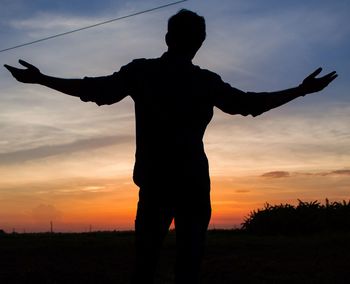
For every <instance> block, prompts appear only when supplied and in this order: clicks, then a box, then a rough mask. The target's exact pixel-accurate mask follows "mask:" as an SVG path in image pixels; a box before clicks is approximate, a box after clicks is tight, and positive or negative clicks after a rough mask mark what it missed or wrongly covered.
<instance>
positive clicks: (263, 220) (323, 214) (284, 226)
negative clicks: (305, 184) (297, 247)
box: [242, 199, 350, 234]
mask: <svg viewBox="0 0 350 284" xmlns="http://www.w3.org/2000/svg"><path fill="white" fill-rule="evenodd" d="M298 201H299V204H298V205H297V206H293V205H290V204H280V205H270V204H269V203H266V204H265V205H264V208H263V209H258V210H254V211H252V212H251V213H250V214H249V215H248V217H246V218H245V220H244V223H242V230H244V231H246V232H249V233H256V234H310V233H318V232H350V200H349V201H348V202H347V201H345V200H343V201H342V202H336V201H335V202H329V200H328V199H326V203H325V204H320V202H318V201H317V200H316V201H312V202H303V201H301V200H299V199H298Z"/></svg>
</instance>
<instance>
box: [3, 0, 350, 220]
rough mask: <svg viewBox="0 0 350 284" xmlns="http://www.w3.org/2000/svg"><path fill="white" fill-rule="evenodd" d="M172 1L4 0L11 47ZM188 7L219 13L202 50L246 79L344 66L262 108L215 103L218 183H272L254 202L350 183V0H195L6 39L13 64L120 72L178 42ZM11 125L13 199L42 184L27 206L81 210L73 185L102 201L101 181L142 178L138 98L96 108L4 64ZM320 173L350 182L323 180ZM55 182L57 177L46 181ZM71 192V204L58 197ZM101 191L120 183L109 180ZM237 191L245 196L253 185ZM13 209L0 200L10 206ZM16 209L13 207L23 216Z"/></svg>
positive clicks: (8, 196)
mask: <svg viewBox="0 0 350 284" xmlns="http://www.w3.org/2000/svg"><path fill="white" fill-rule="evenodd" d="M169 2H170V1H169ZM169 2H168V1H151V0H150V1H148V0H147V1H141V0H138V1H110V0H108V1H105V0H99V1H97V0H94V1H80V0H79V1H72V0H70V1H66V0H61V1H44V0H40V1H35V0H33V1H25V0H21V1H19V0H11V1H10V0H2V1H1V3H2V7H6V8H5V9H1V11H0V38H1V42H0V49H3V48H7V47H10V46H13V45H17V44H20V43H24V42H27V41H32V40H36V39H38V38H41V37H46V36H49V35H52V34H56V33H60V32H65V31H69V30H72V29H76V28H80V27H82V26H86V25H90V24H94V23H96V22H100V21H104V20H108V19H111V18H115V17H118V16H124V15H126V14H129V13H133V12H137V11H140V10H143V9H149V8H152V7H155V6H158V5H164V4H166V3H169ZM180 8H188V9H191V10H194V11H196V12H198V13H199V14H200V15H203V16H204V17H205V18H206V21H207V34H208V36H207V40H206V42H205V44H204V46H203V47H202V49H201V50H200V51H199V53H198V55H197V57H196V58H195V60H194V63H195V64H198V65H200V66H201V67H203V68H207V69H210V70H212V71H214V72H217V73H218V74H220V75H221V76H222V78H223V79H224V80H225V81H227V82H229V83H231V84H232V85H233V86H235V87H237V88H240V89H243V90H246V91H273V90H280V89H284V88H289V87H293V86H296V85H298V84H300V83H301V81H302V79H303V78H304V77H305V76H306V75H308V74H309V73H311V72H312V71H313V70H314V69H316V68H317V67H319V66H322V67H324V72H330V71H333V70H336V71H337V72H338V74H339V78H337V79H336V81H335V82H334V83H333V84H332V85H331V86H329V87H328V88H327V89H326V90H324V91H323V92H321V93H318V94H312V95H309V96H307V97H305V98H299V99H297V100H295V101H293V102H291V103H289V104H288V105H286V106H283V107H281V108H279V109H276V110H272V111H270V112H268V113H266V114H263V115H261V116H259V117H257V118H251V117H248V118H245V117H239V116H235V117H231V116H228V115H226V114H223V113H220V112H219V111H217V110H216V111H215V117H214V120H213V121H212V124H211V125H210V126H209V128H208V131H207V134H206V137H205V142H206V150H207V153H208V156H209V159H210V161H212V162H211V172H212V176H213V179H214V180H217V181H218V182H217V183H218V184H219V183H220V182H221V181H223V180H225V181H226V180H227V181H228V180H229V179H231V178H232V177H236V178H237V179H236V180H235V181H236V184H237V185H238V186H241V187H242V188H246V187H247V184H249V179H250V180H252V181H254V183H256V184H257V183H258V182H261V184H262V185H261V186H260V187H259V186H256V188H257V189H256V190H255V191H254V190H253V189H249V190H250V191H251V192H252V195H253V193H254V194H255V196H261V200H260V199H259V200H257V199H256V200H255V199H254V200H255V201H254V202H255V203H254V202H252V203H251V204H252V206H253V205H254V206H256V205H257V204H260V203H263V202H264V201H270V202H273V201H274V200H276V201H277V200H278V201H280V200H292V199H296V198H298V197H300V196H305V197H307V198H324V197H330V196H334V198H340V199H341V198H344V197H346V196H349V194H348V193H349V192H348V191H346V188H347V186H350V181H349V177H350V174H348V170H350V163H349V161H350V147H349V146H350V129H349V125H350V104H349V103H350V96H349V95H348V93H349V91H348V90H349V89H350V82H349V74H350V60H349V50H350V26H349V25H348V19H349V16H350V2H349V1H340V0H335V1H323V0H321V1H289V0H288V1H257V0H256V1H243V0H240V1H232V0H231V1H229V0H223V1H213V0H201V1H199V0H192V1H187V2H185V3H182V4H180V5H177V6H173V7H169V8H166V9H163V10H159V11H154V12H152V13H149V14H144V15H140V16H136V17H133V18H129V19H125V20H122V21H118V22H115V23H112V24H109V25H105V26H101V27H97V28H94V29H90V30H86V31H82V32H79V33H76V34H71V35H68V36H65V37H62V38H57V39H53V40H50V41H47V42H42V43H38V44H34V45H31V46H27V47H23V48H19V49H15V50H11V51H8V52H3V53H0V63H1V64H10V65H17V64H18V63H17V60H18V59H19V58H22V59H24V60H26V61H28V62H31V63H33V64H35V65H36V66H38V67H39V68H40V69H41V71H42V72H43V73H46V74H49V75H55V76H60V77H78V78H79V77H83V76H86V75H87V76H98V75H106V74H110V73H112V72H114V71H116V70H119V68H120V67H121V66H122V65H124V64H126V63H128V62H130V61H131V60H132V59H134V58H140V57H157V56H160V55H161V54H162V53H163V52H164V51H165V50H166V45H165V43H164V35H165V32H166V23H167V19H168V18H169V17H170V16H171V15H172V14H174V13H176V12H177V11H178V10H179V9H180ZM0 130H1V133H2V135H1V137H0V208H1V207H3V208H4V204H5V202H6V204H9V205H8V206H10V205H11V206H12V207H13V206H14V207H13V208H15V207H16V206H15V205H16V204H17V205H18V206H20V205H21V206H22V205H23V203H24V200H25V199H26V198H27V200H28V198H29V196H30V200H31V201H30V202H29V203H28V205H26V206H25V207H24V209H21V210H22V211H23V212H24V213H23V214H27V215H28V214H29V213H28V212H32V210H36V209H37V208H49V207H50V206H56V207H57V208H59V210H62V211H65V212H68V211H69V209H68V208H65V206H66V205H64V204H67V202H66V203H63V200H74V196H73V195H74V194H75V193H76V192H75V191H74V190H75V189H73V188H72V184H75V185H77V187H79V192H80V193H79V194H81V195H82V196H84V198H87V199H89V198H91V202H96V199H94V198H95V197H94V198H92V197H91V196H90V195H89V194H91V193H92V192H94V193H93V194H94V195H93V196H98V193H96V192H95V191H96V190H97V189H98V188H99V187H100V188H110V187H109V186H108V184H117V181H118V180H123V182H126V181H125V180H130V178H131V171H132V166H133V155H134V116H133V104H132V101H131V100H130V99H125V100H123V101H122V102H121V103H119V104H117V105H113V106H105V107H97V106H96V105H94V104H91V103H82V102H81V101H80V100H79V99H77V98H72V97H68V96H64V95H60V94H59V93H57V92H55V91H52V90H49V89H46V88H44V87H41V86H37V85H23V84H19V83H17V82H16V81H14V79H13V78H12V77H11V76H10V74H9V73H8V72H7V71H6V70H5V69H4V68H0ZM339 170H342V171H343V172H336V171H339ZM279 171H284V172H287V173H290V175H282V176H283V177H281V176H279V177H280V178H281V179H278V182H280V184H279V185H276V184H275V181H273V182H271V183H270V184H269V183H268V182H267V181H266V179H264V181H263V182H262V179H259V177H260V176H261V175H263V174H264V173H269V172H272V173H274V172H279ZM91 173H93V176H95V177H96V178H95V180H94V181H92V177H91V175H92V174H91ZM327 173H333V174H328V175H327ZM334 173H336V175H337V178H336V179H334V178H333V177H334V176H333V175H334ZM339 173H341V174H339ZM306 174H313V176H312V177H313V179H312V180H309V179H307V180H306ZM272 176H278V174H277V175H274V174H272V175H270V177H272ZM310 177H311V175H309V176H308V178H310ZM332 178H333V179H332ZM292 179H293V183H294V184H295V185H297V188H298V190H295V192H293V193H291V191H286V192H284V195H283V194H281V195H276V194H275V193H274V191H273V189H274V188H279V189H281V188H283V187H289V188H290V182H291V180H292ZM321 179H324V180H321ZM320 180H321V181H320ZM284 181H285V183H283V182H284ZM335 181H336V182H335ZM320 182H323V183H324V185H325V187H326V185H327V186H332V187H333V188H334V187H335V188H338V189H339V190H338V191H337V192H330V191H327V190H326V189H324V190H323V189H322V190H321V191H320V192H318V191H317V187H318V186H319V183H320ZM126 183H127V182H126ZM226 185H227V184H226ZM214 187H215V183H214ZM24 188H25V189H24ZM42 188H48V190H47V191H46V193H44V191H43V190H42ZM50 188H51V191H50V190H49V189H50ZM84 188H87V189H86V190H85V189H84ZM69 190H71V195H69V194H67V192H68V191H69ZM120 190H121V191H123V189H120ZM244 190H246V189H242V190H241V192H242V194H243V192H244ZM264 190H265V191H264ZM217 191H218V190H217ZM311 193H312V194H311ZM60 194H62V196H63V195H64V198H63V197H62V203H59V201H58V200H59V199H57V195H59V196H61V195H60ZM95 194H97V195H95ZM100 194H101V196H108V190H107V191H104V190H100ZM79 196H80V195H79ZM245 196H247V194H246V195H245ZM55 198H56V199H55ZM65 198H66V199H65ZM69 198H71V199H69ZM96 198H97V197H96ZM101 198H102V197H101ZM133 198H134V199H135V197H133ZM220 198H221V197H217V199H216V201H217V202H218V204H219V203H220V202H222V200H221V201H220ZM222 198H223V197H222ZM225 198H226V197H225ZM230 198H231V197H230ZM232 198H236V199H234V200H235V202H236V203H237V200H241V201H242V200H243V199H244V198H246V197H244V198H243V197H242V198H243V199H240V198H241V197H240V196H234V197H232ZM248 199H249V198H247V200H248ZM89 200H90V199H89ZM232 200H233V199H232ZM249 200H253V197H251V199H249ZM232 202H234V201H232ZM242 202H243V201H242ZM245 202H248V201H245ZM259 202H260V203H259ZM68 203H69V202H68ZM73 203H74V202H73V201H72V204H73ZM236 203H235V204H236ZM42 204H44V205H45V206H46V207H45V206H41V205H42ZM84 206H85V205H84ZM33 208H34V209H33ZM50 208H51V207H50ZM82 208H83V206H82ZM84 208H85V207H84ZM69 212H70V211H69ZM1 214H3V215H1ZM4 214H5V212H4V211H1V209H0V217H1V216H5V215H4ZM6 214H7V215H6V216H8V219H9V220H12V219H13V220H17V219H18V218H19V217H18V216H17V215H16V214H15V213H11V214H12V215H11V214H10V215H11V216H12V217H11V216H10V215H8V214H9V213H8V212H7V213H6ZM67 214H68V215H69V213H66V215H67ZM27 215H25V216H27ZM29 215H30V214H29ZM68 215H67V216H68ZM16 216H17V217H16ZM21 216H22V215H21ZM22 217H23V216H22ZM11 218H12V219H11ZM16 218H17V219H16ZM0 225H1V224H0Z"/></svg>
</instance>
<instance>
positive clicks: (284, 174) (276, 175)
mask: <svg viewBox="0 0 350 284" xmlns="http://www.w3.org/2000/svg"><path fill="white" fill-rule="evenodd" d="M261 176H262V177H267V178H286V177H290V174H289V172H285V171H275V172H268V173H264V174H262V175H261Z"/></svg>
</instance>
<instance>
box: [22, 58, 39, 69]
mask: <svg viewBox="0 0 350 284" xmlns="http://www.w3.org/2000/svg"><path fill="white" fill-rule="evenodd" d="M18 62H19V64H21V65H23V66H24V67H27V68H35V69H36V67H35V66H34V65H32V64H29V63H28V62H26V61H24V60H22V59H20V60H18Z"/></svg>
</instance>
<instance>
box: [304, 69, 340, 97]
mask: <svg viewBox="0 0 350 284" xmlns="http://www.w3.org/2000/svg"><path fill="white" fill-rule="evenodd" d="M321 71H322V68H318V69H316V70H315V71H314V72H313V73H311V74H310V75H309V76H307V77H306V78H305V79H304V81H303V83H301V84H300V85H299V88H300V89H301V90H302V92H303V94H305V95H306V94H310V93H315V92H318V91H321V90H323V89H324V88H325V87H327V86H328V84H329V83H330V82H332V81H333V80H334V79H335V78H337V77H338V75H337V73H336V71H333V72H331V73H328V74H327V75H325V76H323V77H320V78H316V76H317V75H318V74H320V73H321Z"/></svg>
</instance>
